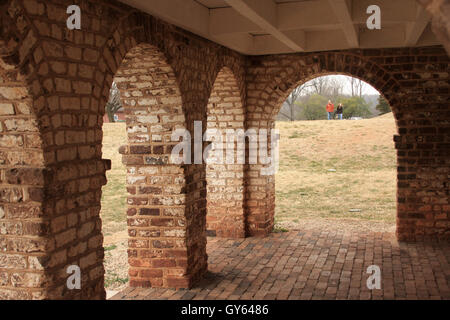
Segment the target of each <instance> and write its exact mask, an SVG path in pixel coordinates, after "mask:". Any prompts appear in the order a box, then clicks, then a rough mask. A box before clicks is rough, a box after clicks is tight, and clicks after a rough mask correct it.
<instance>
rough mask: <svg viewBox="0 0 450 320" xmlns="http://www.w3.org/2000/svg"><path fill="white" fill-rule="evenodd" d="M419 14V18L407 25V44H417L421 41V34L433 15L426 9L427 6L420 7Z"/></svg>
mask: <svg viewBox="0 0 450 320" xmlns="http://www.w3.org/2000/svg"><path fill="white" fill-rule="evenodd" d="M418 10H419V12H418V14H417V20H416V22H414V23H411V24H409V25H408V26H407V31H406V41H405V45H406V46H411V47H412V46H415V45H417V42H419V39H420V36H421V35H422V34H423V32H424V31H425V28H426V27H427V25H428V23H430V21H431V15H430V14H429V13H428V12H427V11H426V10H425V8H419V9H418Z"/></svg>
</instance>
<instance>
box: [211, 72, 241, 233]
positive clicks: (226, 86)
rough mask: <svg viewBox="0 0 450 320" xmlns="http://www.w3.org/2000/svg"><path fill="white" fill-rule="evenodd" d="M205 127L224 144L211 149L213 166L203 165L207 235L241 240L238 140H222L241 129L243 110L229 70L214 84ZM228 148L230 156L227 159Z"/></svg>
mask: <svg viewBox="0 0 450 320" xmlns="http://www.w3.org/2000/svg"><path fill="white" fill-rule="evenodd" d="M207 128H208V129H210V130H219V131H217V133H218V134H220V136H221V137H222V139H223V140H222V141H224V143H223V144H217V145H215V148H214V149H212V150H210V153H209V158H208V161H211V160H212V161H213V163H207V165H206V184H207V197H206V200H207V215H206V230H207V235H208V236H213V237H215V236H217V237H222V238H243V237H245V217H244V164H239V163H238V161H237V151H238V150H237V147H238V143H237V141H236V140H237V139H234V141H230V142H229V143H228V141H227V142H225V139H226V135H227V130H231V132H235V133H236V132H237V131H238V130H244V107H243V103H242V100H241V95H240V90H239V86H238V83H237V80H236V78H235V76H234V74H233V71H232V70H231V69H229V68H228V67H223V68H222V70H221V71H220V72H219V73H218V75H217V77H216V80H215V82H214V86H213V89H212V92H211V96H210V98H209V101H208V106H207ZM212 139H214V138H212ZM228 144H229V145H228ZM227 149H230V150H232V155H230V156H228V154H227ZM217 153H218V154H219V156H216V155H217ZM220 158H221V159H220Z"/></svg>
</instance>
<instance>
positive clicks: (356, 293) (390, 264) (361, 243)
mask: <svg viewBox="0 0 450 320" xmlns="http://www.w3.org/2000/svg"><path fill="white" fill-rule="evenodd" d="M208 254H209V273H208V275H207V276H206V277H205V279H204V280H202V282H201V283H199V284H198V285H197V286H196V287H195V288H193V289H191V290H178V291H175V290H169V289H140V288H136V289H135V288H127V289H126V290H124V291H123V292H121V293H119V294H117V295H115V296H114V297H113V298H112V299H130V300H133V299H183V300H188V299H194V300H197V299H294V300H296V299H306V300H308V299H450V289H449V287H450V284H449V282H450V244H448V243H417V244H412V243H398V242H397V241H396V240H395V236H394V235H393V234H390V233H372V234H344V233H338V232H329V231H323V232H313V231H307V232H289V233H282V234H272V235H271V236H270V237H268V238H264V239H261V238H248V239H242V240H227V239H208ZM370 265H378V266H380V268H381V270H382V283H381V285H382V288H381V290H373V291H370V290H369V289H367V285H366V281H367V278H368V276H369V275H368V274H367V273H366V270H367V267H368V266H370Z"/></svg>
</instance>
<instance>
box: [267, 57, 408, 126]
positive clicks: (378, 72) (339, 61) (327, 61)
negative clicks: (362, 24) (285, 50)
mask: <svg viewBox="0 0 450 320" xmlns="http://www.w3.org/2000/svg"><path fill="white" fill-rule="evenodd" d="M333 74H341V75H346V76H350V77H354V78H357V79H360V80H363V81H364V82H366V83H368V84H370V85H371V86H373V87H374V88H375V89H376V90H378V91H379V92H380V93H381V94H382V95H383V96H384V97H385V98H386V99H387V101H388V102H389V104H390V105H391V108H392V110H393V112H394V116H395V117H396V118H397V105H398V103H399V102H400V98H401V97H402V95H403V94H402V93H401V92H400V91H399V90H400V88H401V86H400V84H399V83H398V82H397V81H396V79H395V78H393V77H392V76H391V75H390V74H389V73H388V72H387V71H386V70H384V69H383V68H382V67H381V66H378V65H377V64H376V63H373V62H372V61H370V60H368V59H364V58H362V57H360V56H357V55H354V54H348V53H347V54H346V53H333V52H332V53H323V54H320V55H310V56H306V57H304V58H300V59H298V60H297V61H295V62H294V63H293V64H292V65H290V66H289V67H287V68H285V69H284V70H283V68H281V70H280V74H276V75H274V76H273V77H272V78H271V80H269V81H268V83H269V85H268V86H267V87H266V88H265V89H264V90H263V91H264V92H266V93H270V96H269V102H268V104H269V105H271V106H273V108H272V112H271V113H270V115H269V118H270V119H272V120H274V119H275V117H276V116H277V114H278V112H279V111H280V109H281V106H282V103H283V102H284V101H285V100H286V98H287V97H288V96H289V94H290V93H291V92H292V90H293V89H294V88H296V87H297V86H299V85H301V84H303V83H306V82H308V81H310V80H312V79H314V78H317V77H320V76H326V75H333Z"/></svg>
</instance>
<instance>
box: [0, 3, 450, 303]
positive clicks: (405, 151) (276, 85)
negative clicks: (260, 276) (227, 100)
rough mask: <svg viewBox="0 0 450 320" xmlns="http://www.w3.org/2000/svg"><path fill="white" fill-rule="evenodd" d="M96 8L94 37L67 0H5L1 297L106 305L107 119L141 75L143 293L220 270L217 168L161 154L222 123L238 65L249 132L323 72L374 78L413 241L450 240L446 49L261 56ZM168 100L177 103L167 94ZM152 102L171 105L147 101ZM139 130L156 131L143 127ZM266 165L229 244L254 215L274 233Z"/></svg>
mask: <svg viewBox="0 0 450 320" xmlns="http://www.w3.org/2000/svg"><path fill="white" fill-rule="evenodd" d="M80 6H81V9H82V12H83V15H82V17H83V18H82V30H80V31H78V30H75V31H69V30H67V28H66V19H67V14H66V8H67V3H66V2H65V1H62V0H46V1H43V0H42V1H41V0H8V1H2V2H0V27H1V28H0V44H1V46H0V58H1V59H0V75H1V79H0V104H1V110H2V111H1V113H0V125H1V126H0V171H1V176H0V177H1V186H0V208H1V209H0V248H1V249H2V250H1V253H0V298H1V299H8V298H20V299H28V298H33V299H42V298H50V299H75V298H84V299H103V298H104V297H105V291H104V288H103V276H104V269H103V256H104V251H103V247H102V244H103V243H102V242H103V236H102V233H101V219H100V217H99V212H100V199H101V187H102V185H104V184H105V183H106V179H105V172H106V170H108V168H109V167H110V163H109V161H107V160H103V159H102V123H103V120H102V119H103V116H104V107H105V104H106V101H107V98H108V95H109V89H110V86H111V83H112V81H113V79H114V77H116V76H117V77H119V76H122V77H125V78H126V79H125V81H124V82H123V83H122V85H121V86H122V87H121V90H122V91H123V92H124V94H125V96H124V97H123V99H124V103H125V105H127V107H126V108H127V112H128V113H127V115H128V119H127V121H128V122H127V125H128V128H129V130H130V131H129V137H130V138H131V140H130V145H129V146H126V147H125V148H122V150H121V151H122V152H123V153H124V161H125V162H126V164H127V167H128V192H129V208H128V214H129V221H128V223H129V232H130V251H129V254H130V265H131V267H130V275H131V280H132V285H142V286H148V285H155V286H167V287H187V286H190V285H192V284H193V283H194V282H195V281H197V280H198V279H200V278H201V277H202V275H203V274H204V272H205V271H206V268H207V255H206V211H207V178H206V173H207V170H206V165H205V164H202V165H185V166H178V167H175V166H169V165H165V164H161V165H159V164H152V163H153V162H152V161H153V160H154V159H160V158H161V157H164V155H167V154H168V152H169V149H170V143H168V140H167V135H168V134H169V132H171V131H173V128H174V124H175V123H177V124H179V125H181V124H185V125H186V127H187V129H189V130H190V131H191V132H193V125H194V121H195V120H200V121H202V122H203V128H206V127H207V114H208V101H209V99H210V97H211V93H212V92H213V93H212V96H213V97H214V95H215V94H219V93H220V91H221V90H213V86H214V83H215V82H216V79H219V80H218V82H217V83H220V81H221V79H222V78H221V75H220V76H219V77H217V75H218V74H219V72H220V71H221V70H225V69H224V67H227V68H228V69H229V70H230V71H231V72H229V73H228V72H227V74H231V73H232V74H233V76H234V78H235V80H236V84H234V83H233V85H232V87H233V90H232V91H233V92H234V94H233V97H235V98H237V96H238V95H237V94H236V92H237V91H239V95H240V97H241V101H242V102H243V105H244V107H243V109H244V115H245V128H249V127H255V128H270V127H272V126H273V121H274V116H275V114H276V113H277V112H278V110H279V107H280V105H281V102H282V100H283V99H284V98H285V97H286V95H287V94H288V93H289V90H291V89H292V88H293V87H294V86H295V85H297V84H300V83H302V82H304V81H306V80H307V79H309V78H311V77H314V76H317V75H321V74H324V73H335V72H339V73H345V74H349V75H353V76H357V77H360V78H362V79H363V80H365V81H367V82H369V83H371V84H372V85H374V86H375V87H376V88H377V89H379V90H380V91H381V92H382V93H383V94H384V95H385V96H386V97H387V98H388V100H389V101H390V103H391V105H392V108H393V110H394V113H395V116H396V119H397V124H398V128H399V136H398V137H396V142H397V148H398V154H399V190H398V199H399V206H398V236H399V238H400V239H401V240H405V239H407V240H421V239H425V238H445V239H448V237H449V232H448V230H449V216H448V214H449V211H450V210H449V207H448V206H449V186H448V181H447V180H448V177H447V176H448V172H449V167H450V163H449V158H450V157H449V136H450V135H449V123H450V122H449V120H450V119H449V110H448V101H449V89H448V88H449V85H448V80H449V78H448V77H449V75H448V63H449V61H448V56H447V55H446V54H445V52H444V50H443V49H442V48H439V47H435V48H417V49H399V50H389V49H383V50H367V51H346V52H331V53H317V54H298V55H283V56H265V57H252V58H249V57H243V56H241V55H239V54H237V53H235V52H232V51H231V50H229V49H225V48H223V47H221V46H219V45H217V44H214V43H212V42H209V41H206V40H204V39H201V38H200V37H197V36H194V35H192V34H190V33H188V32H185V31H183V30H181V29H178V28H176V27H174V26H172V25H169V24H166V23H164V22H162V21H160V20H158V19H155V18H153V17H151V16H149V15H145V14H142V13H139V12H137V11H135V10H134V9H131V8H129V7H127V6H125V5H122V4H119V3H117V2H115V1H90V0H85V1H81V2H80ZM127 53H130V54H129V56H128V57H127V58H125V57H126V55H127ZM124 58H125V62H124V63H122V61H123V59H124ZM147 59H150V61H147ZM152 59H155V60H154V61H153V62H158V64H159V65H158V66H155V65H154V64H152ZM147 62H150V65H148V66H147V65H146V66H144V68H146V70H147V71H150V73H155V74H157V75H158V76H161V77H162V78H158V77H156V78H155V79H154V78H152V79H151V81H150V82H151V84H144V82H142V81H141V80H143V78H140V79H139V81H137V82H136V81H134V80H132V77H133V74H135V75H136V76H139V77H142V76H143V75H142V73H141V70H139V71H137V70H135V68H133V64H134V63H137V64H140V63H147ZM121 66H123V67H121ZM127 72H130V73H127ZM227 81H228V80H227ZM138 82H139V85H142V86H143V87H138V84H137V83H138ZM133 86H136V88H134V87H133ZM236 87H238V88H239V89H238V90H236ZM155 88H160V89H161V91H158V90H157V89H155ZM246 88H247V89H246ZM132 89H136V90H132ZM216 89H217V88H216ZM221 89H223V88H221ZM135 91H136V92H135ZM134 92H135V93H134ZM224 92H225V91H224ZM127 93H129V94H130V95H129V96H126V94H127ZM163 93H164V96H162V95H161V94H163ZM168 94H169V97H170V98H174V97H175V98H176V99H175V100H174V101H169V100H167V101H164V99H165V98H167V96H166V95H168ZM141 95H142V97H141ZM146 97H148V98H151V99H156V100H157V101H159V103H160V105H159V107H155V108H153V107H152V105H151V102H148V103H147V102H145V103H144V106H140V105H139V104H135V105H133V101H136V102H139V100H141V98H142V99H144V98H146ZM128 102H129V104H127V103H128ZM161 106H164V107H165V108H166V109H168V110H164V108H163V109H160V107H161ZM141 107H142V109H141ZM139 111H143V113H142V114H139ZM171 112H176V114H177V117H178V118H177V119H176V120H175V122H172V119H171V117H172V115H171V116H168V115H167V114H168V113H171ZM183 116H184V120H183V119H182V118H183ZM239 121H240V120H239ZM223 123H224V122H223ZM139 125H142V130H143V132H140V133H138V132H137V131H136V132H133V130H134V129H133V128H134V127H138V126H139ZM159 125H161V126H162V128H160V127H158V126H159ZM219 125H220V123H219ZM130 128H131V129H130ZM158 130H162V131H161V132H164V135H161V134H160V133H161V132H158ZM140 134H141V135H142V136H141V137H140V136H139V135H140ZM158 136H160V137H158ZM154 137H155V140H154ZM156 137H157V139H156ZM161 147H162V149H161ZM161 152H162V153H161ZM151 158H153V160H152V159H151ZM260 169H261V166H258V165H246V166H245V170H244V185H243V190H244V192H245V193H244V203H243V208H244V211H245V214H244V219H242V218H241V216H240V212H241V211H239V214H237V211H235V213H236V215H235V217H236V218H237V220H236V221H238V222H239V223H238V224H239V229H238V227H236V229H235V231H236V232H232V231H233V230H232V231H228V230H227V231H226V232H225V233H227V234H228V235H232V236H242V228H241V226H242V221H244V229H245V230H246V232H247V234H249V235H266V234H267V233H268V232H270V231H271V229H272V225H273V212H274V180H273V176H264V177H261V176H260V173H259V172H260ZM240 170H241V168H238V170H237V172H240ZM155 172H156V173H155ZM138 177H144V180H145V182H144V180H142V178H140V179H141V181H140V182H139V178H138ZM446 177H447V178H446ZM134 179H137V180H134ZM164 179H167V180H164ZM162 181H169V182H173V184H171V183H169V184H168V183H166V184H163V182H162ZM239 183H240V182H239ZM237 187H238V188H241V185H240V184H239V185H237ZM239 190H240V189H239ZM210 194H211V195H213V193H212V192H210ZM161 195H164V197H162V196H161ZM236 195H237V192H236ZM175 199H178V200H177V201H179V202H177V203H174V202H172V201H175ZM210 200H211V198H210ZM237 203H238V201H237V202H236V204H237ZM236 207H237V208H239V210H240V204H239V206H236ZM134 210H135V211H134ZM147 213H148V214H150V215H147ZM153 214H154V215H153ZM156 214H158V215H156ZM158 232H159V233H158ZM225 233H224V234H225ZM5 249H6V250H5ZM70 265H78V266H80V268H81V274H82V287H81V290H73V291H71V290H68V289H67V286H66V279H67V277H68V275H67V274H66V270H67V267H68V266H70Z"/></svg>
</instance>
